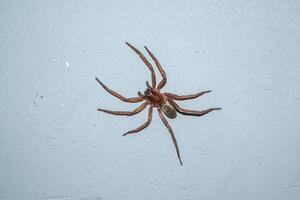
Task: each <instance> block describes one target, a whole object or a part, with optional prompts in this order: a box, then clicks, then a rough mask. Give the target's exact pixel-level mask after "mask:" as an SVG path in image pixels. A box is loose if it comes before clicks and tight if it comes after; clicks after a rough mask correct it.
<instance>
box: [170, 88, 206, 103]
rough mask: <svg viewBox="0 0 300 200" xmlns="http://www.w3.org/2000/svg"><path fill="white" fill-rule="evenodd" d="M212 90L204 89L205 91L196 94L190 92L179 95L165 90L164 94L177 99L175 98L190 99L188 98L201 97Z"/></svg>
mask: <svg viewBox="0 0 300 200" xmlns="http://www.w3.org/2000/svg"><path fill="white" fill-rule="evenodd" d="M209 92H211V90H207V91H203V92H198V93H196V94H189V95H177V94H173V93H169V92H165V93H164V94H165V95H167V96H168V97H170V98H172V99H175V100H182V101H183V100H188V99H195V98H197V97H200V96H202V95H204V94H206V93H209Z"/></svg>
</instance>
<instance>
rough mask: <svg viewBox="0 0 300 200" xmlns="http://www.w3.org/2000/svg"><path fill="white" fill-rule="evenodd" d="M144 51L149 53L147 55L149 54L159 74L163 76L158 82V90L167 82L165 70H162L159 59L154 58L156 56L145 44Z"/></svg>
mask: <svg viewBox="0 0 300 200" xmlns="http://www.w3.org/2000/svg"><path fill="white" fill-rule="evenodd" d="M145 49H146V51H147V52H148V53H149V55H150V56H151V58H152V59H153V60H154V62H155V65H156V66H157V68H158V70H159V72H160V74H161V76H162V77H163V79H162V80H161V81H160V82H159V84H158V86H157V89H158V90H160V89H162V88H163V87H164V86H165V85H166V83H167V75H166V72H165V71H164V70H163V68H162V67H161V65H160V63H159V61H158V60H157V59H156V57H155V56H154V55H153V53H152V52H151V51H150V50H149V49H148V48H147V47H146V46H145Z"/></svg>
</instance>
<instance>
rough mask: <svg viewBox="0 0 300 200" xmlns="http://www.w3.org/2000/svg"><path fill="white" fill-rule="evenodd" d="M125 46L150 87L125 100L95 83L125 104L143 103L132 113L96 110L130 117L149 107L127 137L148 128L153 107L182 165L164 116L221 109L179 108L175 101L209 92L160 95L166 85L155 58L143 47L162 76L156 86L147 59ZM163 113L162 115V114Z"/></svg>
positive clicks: (173, 116)
mask: <svg viewBox="0 0 300 200" xmlns="http://www.w3.org/2000/svg"><path fill="white" fill-rule="evenodd" d="M126 44H127V45H128V46H129V47H130V48H131V49H132V50H133V51H135V52H136V53H137V54H138V55H139V56H140V58H141V59H142V60H143V62H144V63H145V64H146V66H147V67H148V68H149V70H150V72H151V81H152V85H150V84H149V82H148V81H146V86H147V89H146V90H145V91H144V94H143V93H141V92H138V97H132V98H126V97H123V96H122V95H120V94H118V93H117V92H115V91H113V90H111V89H109V88H108V87H107V86H106V85H104V84H103V83H102V82H101V81H100V80H99V79H98V78H97V77H96V81H97V82H98V83H99V84H100V85H101V86H102V87H103V88H104V89H105V90H106V91H107V92H109V93H110V94H111V95H113V96H115V97H117V98H119V99H120V100H122V101H125V102H129V103H138V102H142V101H143V102H144V103H142V104H141V105H140V106H139V107H137V108H136V109H134V110H133V111H111V110H105V109H100V108H98V109H97V110H98V111H102V112H106V113H109V114H113V115H124V116H131V115H135V114H137V113H139V112H141V111H142V110H144V109H145V108H146V107H147V106H149V110H148V120H147V121H146V122H145V123H144V124H142V125H141V126H139V127H138V128H136V129H134V130H131V131H128V132H126V133H124V134H123V136H125V135H127V134H132V133H137V132H139V131H141V130H143V129H145V128H146V127H147V126H149V124H150V122H151V120H152V113H153V107H155V108H157V111H158V114H159V117H160V118H161V120H162V121H163V123H164V125H165V126H166V127H167V128H168V130H169V132H170V134H171V137H172V140H173V144H174V146H175V149H176V152H177V157H178V159H179V162H180V164H181V165H182V161H181V157H180V153H179V148H178V145H177V141H176V138H175V135H174V133H173V130H172V128H171V126H170V125H169V123H168V121H167V120H166V118H165V117H164V114H165V115H166V116H167V117H168V118H170V119H174V118H176V116H177V112H179V113H180V114H183V115H193V116H202V115H205V114H207V113H209V112H211V111H214V110H220V109H221V108H209V109H206V110H203V111H197V110H188V109H184V108H181V107H180V106H179V105H178V104H177V103H176V102H175V100H188V99H195V98H197V97H199V96H201V95H203V94H205V93H209V92H211V91H210V90H207V91H203V92H199V93H196V94H191V95H176V94H172V93H167V92H165V93H161V91H160V90H161V89H162V88H163V87H164V86H165V84H166V83H167V76H166V73H165V71H164V70H163V68H162V67H161V65H160V63H159V62H158V60H157V59H156V58H155V56H154V55H153V54H152V52H151V51H149V49H148V48H147V47H145V49H146V51H147V52H148V53H149V55H150V57H151V58H152V59H153V60H154V62H155V65H156V67H157V68H158V70H159V72H160V74H161V76H162V78H163V79H162V80H161V81H160V82H159V84H158V85H156V76H155V72H154V69H153V66H152V65H151V63H150V62H149V61H148V60H147V58H146V57H145V56H144V55H143V54H142V53H141V52H140V51H139V50H138V49H137V48H135V47H134V46H132V45H131V44H129V43H128V42H126ZM163 113H164V114H163Z"/></svg>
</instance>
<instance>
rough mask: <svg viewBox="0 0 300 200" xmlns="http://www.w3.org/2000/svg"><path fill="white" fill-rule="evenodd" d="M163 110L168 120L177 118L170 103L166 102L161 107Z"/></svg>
mask: <svg viewBox="0 0 300 200" xmlns="http://www.w3.org/2000/svg"><path fill="white" fill-rule="evenodd" d="M161 109H162V111H163V112H164V113H165V114H166V115H167V117H168V118H170V119H174V118H176V117H177V113H176V110H175V108H174V107H173V106H172V105H171V104H170V103H169V102H168V101H165V102H164V103H163V104H162V105H161Z"/></svg>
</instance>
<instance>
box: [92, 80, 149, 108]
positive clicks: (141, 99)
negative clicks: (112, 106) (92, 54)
mask: <svg viewBox="0 0 300 200" xmlns="http://www.w3.org/2000/svg"><path fill="white" fill-rule="evenodd" d="M95 79H96V81H97V82H98V83H99V84H100V85H101V86H102V87H103V88H104V89H105V90H106V91H107V92H108V93H109V94H111V95H113V96H115V97H117V98H118V99H120V100H121V101H125V102H129V103H138V102H141V101H143V97H140V96H139V97H132V98H126V97H123V96H122V95H120V94H119V93H117V92H115V91H113V90H111V89H109V88H108V87H107V86H106V85H104V84H103V83H102V82H101V81H100V80H99V79H98V78H97V77H95Z"/></svg>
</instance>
